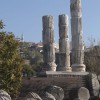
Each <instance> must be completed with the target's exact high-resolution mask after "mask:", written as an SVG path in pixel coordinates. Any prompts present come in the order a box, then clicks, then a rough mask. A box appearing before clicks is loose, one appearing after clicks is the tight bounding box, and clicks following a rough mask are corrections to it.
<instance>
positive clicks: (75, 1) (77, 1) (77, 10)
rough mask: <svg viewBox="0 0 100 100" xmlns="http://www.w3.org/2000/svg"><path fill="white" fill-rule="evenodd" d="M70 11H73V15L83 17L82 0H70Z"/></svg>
mask: <svg viewBox="0 0 100 100" xmlns="http://www.w3.org/2000/svg"><path fill="white" fill-rule="evenodd" d="M70 11H71V16H74V17H81V16H82V2H81V0H70Z"/></svg>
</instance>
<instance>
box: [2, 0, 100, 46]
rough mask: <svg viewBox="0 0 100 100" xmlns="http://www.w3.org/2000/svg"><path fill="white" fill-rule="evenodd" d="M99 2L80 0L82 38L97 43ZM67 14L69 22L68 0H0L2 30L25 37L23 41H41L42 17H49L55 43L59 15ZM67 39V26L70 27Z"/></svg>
mask: <svg viewBox="0 0 100 100" xmlns="http://www.w3.org/2000/svg"><path fill="white" fill-rule="evenodd" d="M99 10H100V0H82V11H83V12H82V14H83V17H82V20H83V37H84V41H85V44H86V45H88V43H89V41H88V39H89V38H91V37H92V38H95V39H96V41H100V13H99V12H100V11H99ZM61 14H67V15H68V16H69V23H70V0H0V19H2V20H3V21H4V24H5V25H6V26H5V30H6V31H8V32H13V33H14V34H15V36H16V37H21V34H22V33H23V34H24V40H25V41H31V42H39V41H40V40H42V16H44V15H52V16H54V22H55V40H56V42H58V39H59V37H58V16H59V15H61ZM69 36H70V38H71V33H70V24H69Z"/></svg>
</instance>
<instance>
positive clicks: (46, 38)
mask: <svg viewBox="0 0 100 100" xmlns="http://www.w3.org/2000/svg"><path fill="white" fill-rule="evenodd" d="M53 20H54V18H53V16H43V18H42V21H43V33H42V36H43V60H44V64H45V68H46V71H56V64H55V47H54V21H53Z"/></svg>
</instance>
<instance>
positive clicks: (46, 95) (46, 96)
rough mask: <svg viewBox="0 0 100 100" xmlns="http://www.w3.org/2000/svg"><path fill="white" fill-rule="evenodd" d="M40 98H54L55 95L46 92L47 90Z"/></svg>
mask: <svg viewBox="0 0 100 100" xmlns="http://www.w3.org/2000/svg"><path fill="white" fill-rule="evenodd" d="M42 99H43V100H56V99H55V97H54V96H53V95H52V94H50V93H48V92H45V93H44V95H43V97H42Z"/></svg>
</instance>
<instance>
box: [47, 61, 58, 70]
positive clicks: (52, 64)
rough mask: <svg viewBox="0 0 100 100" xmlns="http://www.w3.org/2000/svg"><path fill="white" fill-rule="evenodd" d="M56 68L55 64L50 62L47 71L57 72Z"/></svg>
mask: <svg viewBox="0 0 100 100" xmlns="http://www.w3.org/2000/svg"><path fill="white" fill-rule="evenodd" d="M56 67H57V65H56V64H55V63H54V62H50V63H48V65H47V68H48V69H47V71H56Z"/></svg>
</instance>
